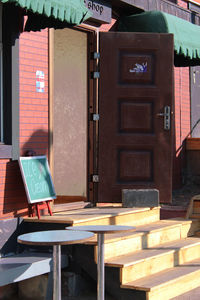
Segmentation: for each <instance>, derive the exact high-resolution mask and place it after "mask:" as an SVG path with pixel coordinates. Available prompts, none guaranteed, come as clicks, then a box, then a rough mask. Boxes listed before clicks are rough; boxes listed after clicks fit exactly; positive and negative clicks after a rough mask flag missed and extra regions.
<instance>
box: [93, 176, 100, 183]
mask: <svg viewBox="0 0 200 300" xmlns="http://www.w3.org/2000/svg"><path fill="white" fill-rule="evenodd" d="M92 182H99V175H96V174H95V175H92Z"/></svg>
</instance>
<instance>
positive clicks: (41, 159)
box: [19, 156, 56, 203]
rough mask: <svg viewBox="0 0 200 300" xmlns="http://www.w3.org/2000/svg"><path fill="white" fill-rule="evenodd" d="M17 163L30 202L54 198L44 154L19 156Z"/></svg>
mask: <svg viewBox="0 0 200 300" xmlns="http://www.w3.org/2000/svg"><path fill="white" fill-rule="evenodd" d="M19 164H20V169H21V173H22V177H23V181H24V185H25V189H26V193H27V198H28V201H29V202H30V203H34V202H40V201H45V200H50V199H55V198H56V195H55V190H54V186H53V183H52V179H51V174H50V170H49V165H48V162H47V158H46V156H34V157H20V160H19Z"/></svg>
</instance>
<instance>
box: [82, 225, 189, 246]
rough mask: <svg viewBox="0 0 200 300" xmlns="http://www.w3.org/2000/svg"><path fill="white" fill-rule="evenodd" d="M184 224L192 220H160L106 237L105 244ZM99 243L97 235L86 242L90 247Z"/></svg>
mask: <svg viewBox="0 0 200 300" xmlns="http://www.w3.org/2000/svg"><path fill="white" fill-rule="evenodd" d="M183 222H184V223H186V224H187V223H191V221H190V220H170V219H169V220H159V221H156V222H153V223H150V224H146V225H139V226H137V227H136V230H135V231H133V232H124V233H114V234H106V235H105V243H112V242H114V241H117V240H123V239H129V238H130V237H131V236H139V235H144V234H149V233H150V232H156V231H160V230H164V229H168V228H172V227H176V226H181V225H182V224H183ZM96 243H97V237H96V235H95V236H94V237H93V238H91V239H90V240H89V241H87V242H86V244H88V245H94V244H96Z"/></svg>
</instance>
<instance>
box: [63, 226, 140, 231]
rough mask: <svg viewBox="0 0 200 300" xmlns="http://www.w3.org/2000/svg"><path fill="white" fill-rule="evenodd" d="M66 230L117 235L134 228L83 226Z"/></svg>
mask: <svg viewBox="0 0 200 300" xmlns="http://www.w3.org/2000/svg"><path fill="white" fill-rule="evenodd" d="M66 229H69V230H74V231H91V232H94V233H117V232H123V231H134V230H135V229H136V228H135V227H133V226H125V225H83V226H70V227H66Z"/></svg>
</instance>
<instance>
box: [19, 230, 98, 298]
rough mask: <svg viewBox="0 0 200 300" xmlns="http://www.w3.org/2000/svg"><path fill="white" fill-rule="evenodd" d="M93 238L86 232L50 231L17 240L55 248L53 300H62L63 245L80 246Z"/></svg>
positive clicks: (32, 233) (27, 235)
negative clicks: (79, 244)
mask: <svg viewBox="0 0 200 300" xmlns="http://www.w3.org/2000/svg"><path fill="white" fill-rule="evenodd" d="M92 236H94V234H93V233H91V232H85V231H82V232H80V231H73V232H69V231H66V230H50V231H38V232H31V233H26V234H22V235H20V236H18V239H17V240H18V242H19V243H21V244H26V245H35V246H36V245H37V246H53V300H61V245H69V244H78V243H81V242H83V241H85V240H87V239H89V238H91V237H92Z"/></svg>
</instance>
